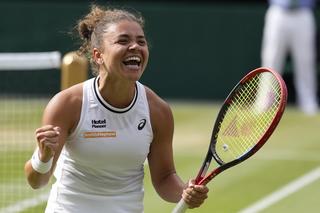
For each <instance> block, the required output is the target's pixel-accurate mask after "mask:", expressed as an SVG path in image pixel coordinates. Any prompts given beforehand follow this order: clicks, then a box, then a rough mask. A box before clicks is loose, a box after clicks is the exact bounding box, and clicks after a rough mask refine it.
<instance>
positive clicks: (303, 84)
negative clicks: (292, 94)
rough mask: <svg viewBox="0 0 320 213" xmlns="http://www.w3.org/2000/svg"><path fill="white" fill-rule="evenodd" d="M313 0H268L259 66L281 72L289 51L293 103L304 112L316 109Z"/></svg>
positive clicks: (313, 111)
mask: <svg viewBox="0 0 320 213" xmlns="http://www.w3.org/2000/svg"><path fill="white" fill-rule="evenodd" d="M314 7H315V0H269V8H268V10H267V12H266V16H265V26H264V32H263V33H264V34H263V43H262V52H261V56H262V66H266V67H270V68H273V69H275V70H277V71H278V72H280V73H283V70H284V67H285V64H286V59H287V55H288V54H290V57H291V59H292V65H293V70H294V85H295V89H296V94H297V98H296V99H297V104H298V106H299V108H300V109H301V110H302V111H303V112H304V113H306V114H307V115H314V114H316V113H317V111H318V101H317V74H316V38H315V37H316V24H315V18H314V14H313V8H314Z"/></svg>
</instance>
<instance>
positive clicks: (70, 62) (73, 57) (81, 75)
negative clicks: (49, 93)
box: [61, 51, 89, 90]
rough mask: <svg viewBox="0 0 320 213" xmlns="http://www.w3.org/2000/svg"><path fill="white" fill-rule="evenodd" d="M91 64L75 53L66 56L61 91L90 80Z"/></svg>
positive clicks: (63, 63)
mask: <svg viewBox="0 0 320 213" xmlns="http://www.w3.org/2000/svg"><path fill="white" fill-rule="evenodd" d="M88 67H89V62H88V60H87V59H86V58H85V57H84V56H79V55H78V54H77V53H76V52H75V51H72V52H69V53H67V54H65V55H64V57H63V59H62V64H61V90H64V89H67V88H68V87H71V86H72V85H75V84H77V83H80V82H83V81H85V80H86V79H87V78H88Z"/></svg>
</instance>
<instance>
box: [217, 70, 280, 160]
mask: <svg viewBox="0 0 320 213" xmlns="http://www.w3.org/2000/svg"><path fill="white" fill-rule="evenodd" d="M268 74H269V73H261V74H259V75H257V76H255V77H253V78H252V79H250V80H249V81H247V82H246V83H244V84H243V85H242V86H241V87H239V89H238V90H237V92H236V94H235V95H234V96H233V97H232V101H231V104H230V106H229V107H228V109H227V111H226V112H225V114H224V119H223V121H222V122H221V123H220V131H219V133H218V136H217V144H216V146H217V147H216V153H217V154H218V156H219V157H220V158H221V159H222V160H223V161H224V162H229V161H232V160H234V159H237V158H239V157H241V156H242V155H244V154H245V153H247V152H248V151H249V150H251V149H252V148H253V147H254V146H255V145H256V144H257V143H258V142H259V141H260V139H261V137H262V136H263V135H264V134H265V132H266V131H267V130H268V128H269V126H270V123H271V122H272V121H273V119H274V117H275V115H276V113H277V111H278V109H279V106H280V102H281V94H280V92H281V87H280V85H279V83H278V81H277V79H275V78H274V77H273V75H271V74H270V75H268Z"/></svg>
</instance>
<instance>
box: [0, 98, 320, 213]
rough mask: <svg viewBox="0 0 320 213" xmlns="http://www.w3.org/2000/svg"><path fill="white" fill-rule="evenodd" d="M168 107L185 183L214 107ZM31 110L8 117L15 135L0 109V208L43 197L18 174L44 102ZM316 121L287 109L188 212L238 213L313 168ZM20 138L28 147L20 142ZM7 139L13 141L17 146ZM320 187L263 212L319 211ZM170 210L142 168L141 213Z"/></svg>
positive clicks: (319, 146) (203, 147)
mask: <svg viewBox="0 0 320 213" xmlns="http://www.w3.org/2000/svg"><path fill="white" fill-rule="evenodd" d="M22 105H23V104H22ZM19 106H20V105H19ZM19 106H18V105H16V107H19ZM171 106H172V110H173V113H174V118H175V135H174V155H175V164H176V169H177V172H178V174H179V175H180V176H181V177H182V179H183V180H185V181H187V180H188V179H189V178H192V177H194V176H195V175H196V173H197V170H198V168H199V166H200V165H201V163H202V160H203V156H204V155H205V153H206V151H207V145H208V142H209V140H210V136H211V130H212V126H213V122H214V120H215V117H216V114H217V110H218V109H219V104H214V103H177V102H171ZM1 107H3V106H2V105H1V104H0V108H1ZM32 109H33V110H31V109H30V110H28V112H29V113H18V114H12V116H16V117H17V118H16V119H17V120H18V121H20V122H22V121H25V122H27V124H25V125H24V124H19V125H20V126H22V130H21V132H22V133H20V134H21V135H20V136H19V134H18V133H16V134H17V135H15V133H13V132H12V131H10V130H8V127H7V125H6V124H5V123H6V122H2V123H1V110H2V109H1V110H0V132H2V133H6V134H7V135H6V136H4V135H2V136H0V137H2V138H1V140H4V139H5V138H9V139H8V140H6V141H5V142H2V141H1V142H0V146H1V150H0V153H1V155H0V208H4V207H6V206H8V205H10V204H14V203H15V202H19V201H21V200H24V199H27V198H32V197H35V196H37V195H39V194H40V193H43V190H40V191H34V190H32V189H30V187H29V186H28V185H27V183H26V180H25V178H24V174H23V165H24V162H25V161H26V160H27V159H28V158H30V156H31V153H32V149H33V147H34V145H35V142H33V141H32V138H33V131H34V128H36V127H37V125H39V119H40V115H41V112H42V109H43V102H42V101H40V102H39V105H37V104H35V107H32ZM21 110H23V108H21ZM19 116H21V117H20V118H19ZM13 123H14V122H13ZM319 123H320V115H317V116H314V117H308V116H305V115H304V114H302V113H301V112H299V111H298V110H297V109H296V108H295V107H291V106H289V107H287V109H286V111H285V114H284V116H283V119H282V120H281V122H280V124H279V126H278V128H277V129H276V131H275V132H274V134H273V135H272V136H271V138H270V139H269V141H268V142H267V143H266V145H265V146H264V147H262V149H261V151H259V152H258V153H257V154H256V155H255V156H253V157H252V158H251V159H249V160H247V161H246V162H244V163H242V164H240V165H238V166H236V167H234V168H231V169H229V170H227V171H225V172H223V173H221V174H219V175H218V176H217V177H216V178H215V179H214V180H213V181H212V182H210V183H209V185H208V186H209V188H210V192H209V198H208V200H207V202H205V204H204V205H203V206H201V208H199V209H195V210H189V212H203V213H210V212H219V213H229V212H230V213H233V212H238V211H239V210H241V209H244V208H246V207H248V206H250V205H251V204H253V203H254V202H256V201H258V200H259V199H261V198H264V197H265V196H267V195H268V194H270V193H272V192H274V191H276V190H278V189H279V188H281V187H283V186H285V185H286V184H288V183H289V182H291V181H293V180H295V179H297V178H299V177H301V176H302V175H304V174H306V173H307V172H309V171H311V170H313V169H315V168H317V167H318V166H319V163H320V155H319V150H320V141H319ZM15 138H18V139H15ZM25 138H26V141H27V142H26V143H27V144H29V145H28V146H25V145H24V143H23V142H22V141H23V139H25ZM10 140H12V141H18V144H19V146H15V145H14V144H12V143H11V142H10ZM21 144H22V145H21ZM8 147H9V148H8ZM49 188H50V186H48V187H47V188H46V189H44V190H48V189H49ZM319 188H320V180H317V181H315V182H313V183H312V184H310V185H308V186H306V187H304V188H302V189H301V190H299V191H298V192H296V193H293V194H292V195H289V196H288V197H286V198H285V199H282V200H280V201H279V202H277V203H275V204H274V205H272V206H270V207H269V208H267V209H265V210H264V211H262V212H263V213H280V212H281V213H282V212H290V213H298V212H299V213H300V212H318V211H319V209H320V203H319V202H318V198H319V197H320V190H319ZM173 207H174V204H172V203H167V202H165V201H163V200H162V199H161V198H160V197H159V196H158V195H157V194H156V192H155V191H154V189H153V187H152V184H151V182H150V176H149V170H148V166H146V168H145V212H146V213H164V212H170V211H171V210H172V209H173ZM44 208H45V203H41V204H40V205H39V206H35V207H32V208H30V209H25V210H24V211H22V212H23V213H33V212H37V213H38V212H43V209H44ZM0 212H1V210H0Z"/></svg>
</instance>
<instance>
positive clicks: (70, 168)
mask: <svg viewBox="0 0 320 213" xmlns="http://www.w3.org/2000/svg"><path fill="white" fill-rule="evenodd" d="M152 139H153V132H152V127H151V122H150V114H149V105H148V101H147V97H146V91H145V88H144V86H143V85H142V84H141V83H139V82H136V90H135V96H134V99H133V101H132V102H131V104H130V105H129V106H128V107H126V108H121V109H120V108H115V107H113V106H111V105H110V104H108V103H107V102H106V101H104V100H103V98H102V97H101V95H100V93H99V90H98V77H97V78H92V79H89V80H87V81H85V82H84V84H83V102H82V108H81V116H80V120H79V123H78V125H77V127H76V129H75V131H74V132H73V133H71V135H70V136H69V137H68V138H67V141H66V143H65V145H64V148H63V150H62V152H61V155H60V157H59V160H58V162H57V167H56V169H55V172H54V176H55V178H56V182H55V183H54V184H53V186H52V189H51V192H50V196H49V200H48V204H47V208H46V213H52V212H55V213H56V212H63V213H75V212H77V213H88V212H92V213H102V212H103V213H105V212H110V213H138V212H139V213H141V212H143V195H144V191H143V177H144V162H145V160H146V158H147V155H148V153H149V147H150V144H151V141H152Z"/></svg>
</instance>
